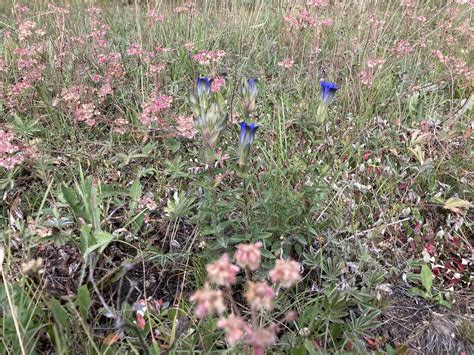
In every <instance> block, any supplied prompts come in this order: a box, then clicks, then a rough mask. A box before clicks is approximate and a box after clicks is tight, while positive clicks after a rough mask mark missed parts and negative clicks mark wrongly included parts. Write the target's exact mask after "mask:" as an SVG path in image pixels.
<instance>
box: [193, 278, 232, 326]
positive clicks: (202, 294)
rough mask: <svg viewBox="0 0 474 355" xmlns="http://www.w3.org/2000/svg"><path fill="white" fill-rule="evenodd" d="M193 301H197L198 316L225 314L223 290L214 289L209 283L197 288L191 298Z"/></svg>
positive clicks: (196, 310)
mask: <svg viewBox="0 0 474 355" xmlns="http://www.w3.org/2000/svg"><path fill="white" fill-rule="evenodd" d="M190 300H191V302H197V306H196V309H195V311H194V314H195V315H196V317H197V318H204V317H205V316H207V315H212V314H215V313H217V314H219V315H221V314H223V313H224V312H225V310H226V307H225V305H224V297H223V294H222V291H221V290H212V289H210V288H209V285H207V284H206V285H204V287H203V288H202V289H200V290H197V291H196V292H195V293H194V294H193V295H192V296H191V298H190Z"/></svg>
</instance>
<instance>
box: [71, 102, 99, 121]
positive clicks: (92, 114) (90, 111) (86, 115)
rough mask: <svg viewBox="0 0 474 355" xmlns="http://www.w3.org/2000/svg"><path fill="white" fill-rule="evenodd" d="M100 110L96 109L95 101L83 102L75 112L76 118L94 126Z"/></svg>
mask: <svg viewBox="0 0 474 355" xmlns="http://www.w3.org/2000/svg"><path fill="white" fill-rule="evenodd" d="M99 114H100V113H99V111H98V110H97V109H96V107H95V105H94V103H92V102H90V103H87V104H82V105H81V106H79V107H78V108H76V110H75V112H74V118H75V119H76V120H77V121H78V122H85V123H86V124H87V125H88V126H94V125H95V124H96V120H95V119H96V117H97V116H98V115H99Z"/></svg>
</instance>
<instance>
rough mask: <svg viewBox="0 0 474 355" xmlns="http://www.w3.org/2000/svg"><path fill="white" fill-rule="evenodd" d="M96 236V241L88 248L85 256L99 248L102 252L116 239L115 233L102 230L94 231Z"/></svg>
mask: <svg viewBox="0 0 474 355" xmlns="http://www.w3.org/2000/svg"><path fill="white" fill-rule="evenodd" d="M94 238H95V243H94V244H93V245H90V246H89V247H88V248H87V250H86V252H85V257H87V255H89V254H90V253H92V252H93V251H94V250H97V249H99V253H102V252H103V251H104V249H105V248H107V245H109V243H110V242H111V241H112V240H113V239H114V235H113V234H110V233H108V232H103V231H101V232H96V233H94Z"/></svg>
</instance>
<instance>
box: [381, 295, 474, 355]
mask: <svg viewBox="0 0 474 355" xmlns="http://www.w3.org/2000/svg"><path fill="white" fill-rule="evenodd" d="M393 291H394V292H393V294H392V295H391V296H390V300H389V301H390V306H389V307H387V308H386V309H385V310H384V312H383V313H382V315H381V319H380V320H381V321H382V323H383V325H382V326H381V327H380V328H379V329H378V331H379V333H380V334H381V335H383V336H384V338H385V339H387V341H388V342H389V343H391V344H392V345H394V346H398V345H406V346H407V347H408V349H409V351H408V353H410V354H463V353H464V354H474V315H473V312H472V307H473V305H474V303H473V302H472V301H473V299H472V298H473V296H472V295H466V297H463V301H462V302H461V304H460V305H459V306H457V307H456V309H453V310H449V309H446V308H443V307H438V306H433V305H431V304H429V303H427V302H425V301H424V300H423V299H420V298H418V297H413V296H410V295H409V294H408V293H407V291H406V290H404V289H403V288H401V287H398V288H395V289H394V290H393Z"/></svg>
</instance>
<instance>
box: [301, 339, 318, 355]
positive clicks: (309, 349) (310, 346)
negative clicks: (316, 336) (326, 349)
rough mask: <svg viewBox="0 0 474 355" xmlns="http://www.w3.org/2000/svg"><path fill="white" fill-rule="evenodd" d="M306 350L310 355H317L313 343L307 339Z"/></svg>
mask: <svg viewBox="0 0 474 355" xmlns="http://www.w3.org/2000/svg"><path fill="white" fill-rule="evenodd" d="M304 348H305V349H306V351H307V352H308V353H309V355H316V349H315V348H314V345H313V343H312V342H311V341H310V340H309V339H305V341H304Z"/></svg>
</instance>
